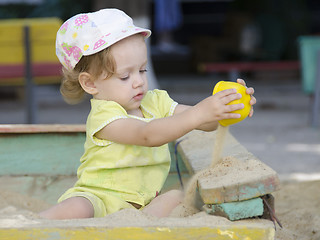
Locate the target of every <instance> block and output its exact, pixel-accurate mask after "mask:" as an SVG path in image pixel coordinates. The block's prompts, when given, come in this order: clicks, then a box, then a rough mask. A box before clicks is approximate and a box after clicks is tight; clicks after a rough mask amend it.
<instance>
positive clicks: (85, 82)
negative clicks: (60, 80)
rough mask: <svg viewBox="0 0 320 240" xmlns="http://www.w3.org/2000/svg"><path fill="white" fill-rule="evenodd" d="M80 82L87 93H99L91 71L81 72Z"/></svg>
mask: <svg viewBox="0 0 320 240" xmlns="http://www.w3.org/2000/svg"><path fill="white" fill-rule="evenodd" d="M79 83H80V85H81V87H82V88H83V90H84V91H85V92H86V93H89V94H91V95H95V94H97V93H98V90H97V88H96V86H95V84H94V80H93V78H92V76H91V75H90V74H89V73H87V72H82V73H80V75H79Z"/></svg>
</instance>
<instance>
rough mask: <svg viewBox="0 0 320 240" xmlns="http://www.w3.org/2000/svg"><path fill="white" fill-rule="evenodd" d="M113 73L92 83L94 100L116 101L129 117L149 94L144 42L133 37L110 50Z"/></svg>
mask: <svg viewBox="0 0 320 240" xmlns="http://www.w3.org/2000/svg"><path fill="white" fill-rule="evenodd" d="M111 54H112V56H113V57H114V60H115V63H116V73H115V74H114V75H113V76H112V77H111V78H108V79H105V75H104V74H102V75H101V76H100V77H99V78H98V79H97V80H95V86H96V89H97V91H98V93H97V94H95V95H94V97H95V98H97V99H103V100H108V101H115V102H117V103H119V104H120V105H121V106H122V107H123V108H124V109H125V110H126V111H127V112H128V113H129V114H130V113H134V112H135V111H136V110H137V109H138V108H139V107H140V104H141V100H142V99H143V97H144V95H145V93H146V92H147V90H148V82H147V77H146V75H147V74H146V65H147V47H146V44H145V41H144V38H143V36H142V35H140V34H136V35H133V36H130V37H128V38H125V39H123V40H121V41H119V42H118V43H115V44H114V45H113V46H112V47H111Z"/></svg>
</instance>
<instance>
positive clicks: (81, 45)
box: [40, 9, 256, 219]
mask: <svg viewBox="0 0 320 240" xmlns="http://www.w3.org/2000/svg"><path fill="white" fill-rule="evenodd" d="M150 34H151V32H150V30H147V29H143V28H139V27H136V26H134V25H133V22H132V19H131V18H130V17H129V16H127V15H126V14H125V13H124V12H122V11H120V10H117V9H103V10H100V11H97V12H93V13H87V14H79V15H76V16H74V17H72V18H71V19H69V20H67V21H66V22H65V23H64V24H63V25H62V26H61V28H60V29H59V31H58V33H57V39H56V50H57V56H58V58H59V60H60V62H61V63H62V64H63V66H64V67H63V73H64V80H63V82H62V85H61V92H62V94H63V96H64V98H65V99H66V100H67V101H69V102H73V103H75V102H77V101H79V100H81V98H82V97H83V94H84V93H88V94H90V95H92V99H91V111H90V114H89V116H88V119H87V124H86V128H87V130H86V136H87V138H86V142H85V152H84V154H83V156H82V157H81V160H80V161H81V165H80V167H79V169H78V172H77V174H78V181H77V182H76V184H75V186H74V187H72V188H71V189H69V190H67V191H66V192H65V193H64V194H63V195H62V196H61V197H60V199H59V200H58V202H59V203H58V204H57V205H55V206H53V207H51V208H49V209H47V210H45V211H43V212H41V213H40V216H41V217H43V218H50V219H70V218H90V217H103V216H106V215H107V214H110V213H113V212H116V211H119V210H121V209H124V208H137V209H141V210H142V211H144V212H146V213H148V214H152V215H155V216H157V217H165V216H168V215H169V214H170V213H171V211H172V210H173V209H174V208H175V207H176V206H177V205H178V204H180V203H181V201H182V199H183V193H182V192H181V191H178V190H171V191H168V192H166V193H163V194H160V195H159V196H158V194H159V192H160V191H161V188H162V186H163V184H164V181H165V180H166V178H167V176H168V172H169V168H170V154H169V150H168V145H167V143H169V142H171V141H173V140H175V139H177V138H179V137H181V136H183V135H184V134H186V133H188V132H190V131H191V130H193V129H200V130H204V131H213V130H215V129H216V128H217V126H218V121H219V120H222V119H229V118H239V117H240V115H239V114H235V113H232V111H235V110H238V109H242V108H243V105H242V104H230V105H227V104H228V103H230V102H231V101H233V100H236V99H240V98H241V95H240V94H237V92H236V90H235V89H228V90H224V91H221V92H219V93H217V94H215V95H213V96H210V97H208V98H206V99H204V100H203V101H201V102H199V103H198V104H196V105H195V106H187V105H182V104H178V103H176V102H175V101H173V100H172V99H171V98H170V97H169V96H168V94H167V92H165V91H163V90H152V91H150V90H149V91H148V81H147V78H146V72H147V69H146V65H147V48H146V44H145V38H147V37H149V36H150ZM237 81H238V82H239V83H241V84H242V85H245V82H244V81H243V80H241V79H238V80H237ZM246 92H247V93H248V94H250V95H252V94H253V93H254V90H253V88H247V90H246ZM255 102H256V100H255V98H254V97H252V98H251V101H250V104H251V105H254V104H255ZM252 114H253V110H251V112H250V114H249V116H252Z"/></svg>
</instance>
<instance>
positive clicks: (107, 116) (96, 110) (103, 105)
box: [87, 99, 128, 146]
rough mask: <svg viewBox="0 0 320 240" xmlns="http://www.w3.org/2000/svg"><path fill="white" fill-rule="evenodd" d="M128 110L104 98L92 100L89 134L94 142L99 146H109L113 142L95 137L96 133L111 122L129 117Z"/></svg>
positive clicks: (88, 122) (88, 124) (88, 123)
mask: <svg viewBox="0 0 320 240" xmlns="http://www.w3.org/2000/svg"><path fill="white" fill-rule="evenodd" d="M127 117H128V115H127V112H126V110H125V109H124V108H123V107H121V105H119V104H118V103H116V102H113V101H103V100H96V99H92V100H91V112H90V114H89V116H88V120H87V134H88V137H90V138H91V140H92V142H93V143H94V144H95V145H98V146H107V145H109V144H111V143H112V142H111V141H108V140H105V139H99V138H96V137H95V134H96V133H97V132H99V131H100V130H101V129H102V128H104V127H105V126H107V125H108V124H109V123H111V122H113V121H115V120H117V119H121V118H127Z"/></svg>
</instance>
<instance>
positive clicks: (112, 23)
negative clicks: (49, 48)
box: [56, 9, 151, 70]
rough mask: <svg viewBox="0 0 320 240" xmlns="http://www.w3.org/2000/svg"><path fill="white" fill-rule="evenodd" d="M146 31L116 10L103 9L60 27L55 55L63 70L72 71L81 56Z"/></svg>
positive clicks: (75, 17) (145, 33)
mask: <svg viewBox="0 0 320 240" xmlns="http://www.w3.org/2000/svg"><path fill="white" fill-rule="evenodd" d="M136 33H141V34H142V35H143V36H144V37H145V38H147V37H149V36H150V35H151V31H150V30H148V29H144V28H140V27H137V26H134V24H133V22H132V19H131V18H130V17H129V16H127V15H126V14H125V13H124V12H122V11H120V10H118V9H103V10H100V11H97V12H93V13H83V14H78V15H76V16H74V17H72V18H70V19H68V20H67V21H66V22H64V23H63V24H62V26H61V27H60V29H59V30H58V32H57V39H56V54H57V56H58V58H59V60H60V62H61V63H62V64H63V66H64V67H66V68H67V69H69V70H71V69H73V68H74V67H75V66H76V64H77V63H78V62H79V61H80V59H81V57H82V56H88V55H92V54H95V53H97V52H99V51H101V50H103V49H105V48H107V47H109V46H111V45H112V44H114V43H116V42H117V41H120V40H121V39H124V38H126V37H129V36H131V35H133V34H136Z"/></svg>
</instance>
